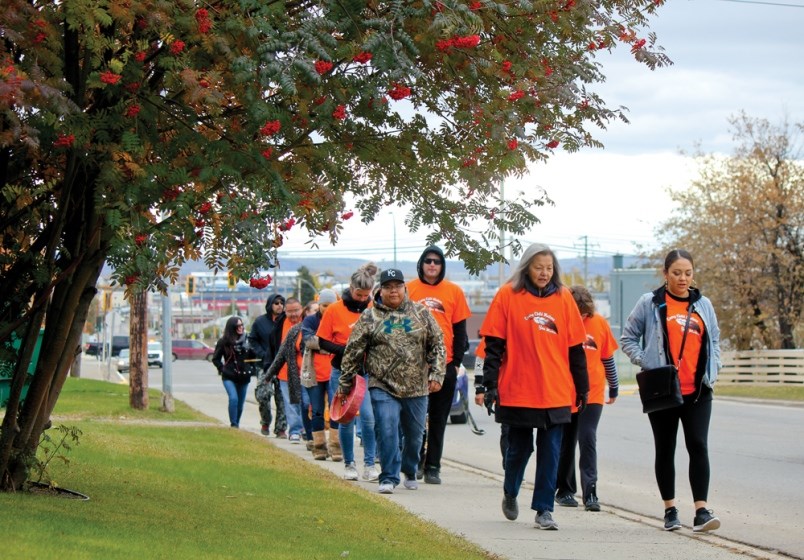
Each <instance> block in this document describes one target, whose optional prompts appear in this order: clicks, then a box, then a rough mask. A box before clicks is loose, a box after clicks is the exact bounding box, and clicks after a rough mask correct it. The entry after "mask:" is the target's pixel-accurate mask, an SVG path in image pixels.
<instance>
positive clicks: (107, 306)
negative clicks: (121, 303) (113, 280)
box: [101, 290, 112, 313]
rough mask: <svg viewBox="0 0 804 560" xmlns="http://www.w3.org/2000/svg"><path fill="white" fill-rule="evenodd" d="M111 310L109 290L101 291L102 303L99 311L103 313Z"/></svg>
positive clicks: (110, 293)
mask: <svg viewBox="0 0 804 560" xmlns="http://www.w3.org/2000/svg"><path fill="white" fill-rule="evenodd" d="M111 308H112V291H111V290H103V303H102V304H101V309H103V312H104V313H105V312H107V311H109V310H110V309H111Z"/></svg>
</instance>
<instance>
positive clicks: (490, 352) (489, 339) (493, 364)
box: [483, 336, 505, 390]
mask: <svg viewBox="0 0 804 560" xmlns="http://www.w3.org/2000/svg"><path fill="white" fill-rule="evenodd" d="M483 340H484V341H485V342H486V358H485V359H484V360H483V387H485V390H489V389H496V388H497V379H498V378H499V376H500V365H501V364H502V359H503V355H504V354H505V340H504V339H502V338H497V337H496V336H484V337H483Z"/></svg>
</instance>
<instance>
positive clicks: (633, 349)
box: [620, 294, 651, 366]
mask: <svg viewBox="0 0 804 560" xmlns="http://www.w3.org/2000/svg"><path fill="white" fill-rule="evenodd" d="M650 297H651V296H650V294H645V295H643V296H642V297H641V298H640V299H639V301H637V304H636V305H635V306H634V309H633V310H631V314H630V315H628V319H626V320H625V325H623V330H622V334H621V335H620V345H621V346H622V349H623V352H625V355H626V356H628V357H629V358H630V360H631V363H632V364H635V365H638V366H641V365H642V355H643V354H644V350H643V349H642V345H641V344H640V340H641V339H642V335H643V334H644V333H645V315H646V313H645V309H646V306H648V305H649V299H650ZM646 300H647V301H646Z"/></svg>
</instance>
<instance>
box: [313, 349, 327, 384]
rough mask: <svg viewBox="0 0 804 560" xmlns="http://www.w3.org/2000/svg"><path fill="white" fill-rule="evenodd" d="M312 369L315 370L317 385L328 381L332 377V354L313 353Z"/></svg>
mask: <svg viewBox="0 0 804 560" xmlns="http://www.w3.org/2000/svg"><path fill="white" fill-rule="evenodd" d="M313 369H314V370H315V380H316V381H318V382H319V383H323V382H324V381H329V378H330V376H331V375H332V354H322V353H321V352H313Z"/></svg>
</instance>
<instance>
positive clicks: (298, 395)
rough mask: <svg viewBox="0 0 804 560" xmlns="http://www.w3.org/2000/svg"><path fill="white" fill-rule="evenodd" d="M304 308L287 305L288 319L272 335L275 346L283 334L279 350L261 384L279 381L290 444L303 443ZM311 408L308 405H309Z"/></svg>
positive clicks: (290, 301) (291, 302)
mask: <svg viewBox="0 0 804 560" xmlns="http://www.w3.org/2000/svg"><path fill="white" fill-rule="evenodd" d="M301 318H302V305H301V303H300V302H299V300H298V299H296V298H294V297H289V298H288V299H287V303H286V305H285V317H284V319H283V320H281V322H280V324H278V325H277V328H276V330H275V331H274V332H273V333H272V346H273V345H274V344H275V342H274V341H275V339H276V338H277V335H276V333H278V332H282V333H283V334H282V335H281V342H280V344H279V347H278V348H276V350H275V351H274V356H275V357H274V361H273V362H271V365H270V366H268V369H267V370H265V374H264V375H262V376H261V377H260V380H259V382H260V383H273V380H274V379H275V378H279V386H280V390H281V391H282V398H283V400H284V401H285V411H286V413H287V418H288V440H289V441H290V443H294V444H296V443H301V440H302V437H301V436H302V430H303V429H304V426H303V421H302V404H303V403H304V402H305V401H306V399H304V398H303V391H302V386H301V376H300V371H301V366H302V321H301ZM308 406H309V405H308Z"/></svg>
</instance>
